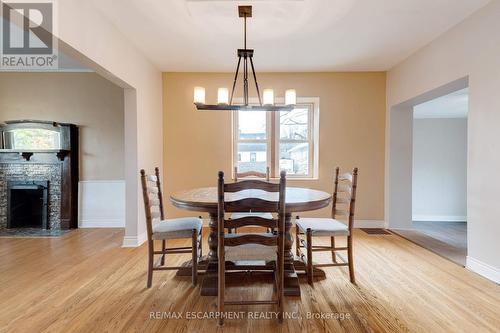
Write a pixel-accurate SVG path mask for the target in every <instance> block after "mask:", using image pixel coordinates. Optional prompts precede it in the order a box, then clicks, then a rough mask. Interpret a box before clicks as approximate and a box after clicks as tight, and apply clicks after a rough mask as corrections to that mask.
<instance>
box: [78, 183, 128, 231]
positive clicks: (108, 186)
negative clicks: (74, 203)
mask: <svg viewBox="0 0 500 333" xmlns="http://www.w3.org/2000/svg"><path fill="white" fill-rule="evenodd" d="M78 200H79V204H78V227H80V228H124V227H125V181H123V180H109V181H108V180H98V181H81V182H79V184H78Z"/></svg>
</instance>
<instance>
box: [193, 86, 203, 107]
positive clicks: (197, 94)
mask: <svg viewBox="0 0 500 333" xmlns="http://www.w3.org/2000/svg"><path fill="white" fill-rule="evenodd" d="M193 100H194V103H195V104H205V88H203V87H194V96H193Z"/></svg>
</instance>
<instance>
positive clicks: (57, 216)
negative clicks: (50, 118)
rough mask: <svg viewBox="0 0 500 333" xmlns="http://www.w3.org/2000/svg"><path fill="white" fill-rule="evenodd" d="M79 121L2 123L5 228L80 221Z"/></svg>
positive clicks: (0, 189)
mask: <svg viewBox="0 0 500 333" xmlns="http://www.w3.org/2000/svg"><path fill="white" fill-rule="evenodd" d="M78 141H79V140H78V127H77V126H76V125H73V124H64V123H57V122H47V121H34V120H17V121H7V122H5V123H4V124H0V231H1V230H2V229H9V230H16V229H21V230H22V232H25V231H28V230H33V229H34V228H36V229H39V230H44V229H45V230H50V231H57V230H59V231H60V230H66V229H70V228H77V227H78V176H79V168H78V165H79V162H78V156H79V144H78Z"/></svg>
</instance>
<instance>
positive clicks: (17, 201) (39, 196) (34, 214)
mask: <svg viewBox="0 0 500 333" xmlns="http://www.w3.org/2000/svg"><path fill="white" fill-rule="evenodd" d="M48 189H49V182H48V181H9V182H8V185H7V191H8V192H7V228H42V229H48V228H49V224H48V219H47V212H48V209H47V208H48Z"/></svg>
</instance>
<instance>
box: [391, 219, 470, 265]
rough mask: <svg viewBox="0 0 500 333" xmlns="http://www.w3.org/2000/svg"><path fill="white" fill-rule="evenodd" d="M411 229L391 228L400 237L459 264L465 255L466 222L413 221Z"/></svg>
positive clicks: (463, 261) (463, 260) (463, 262)
mask: <svg viewBox="0 0 500 333" xmlns="http://www.w3.org/2000/svg"><path fill="white" fill-rule="evenodd" d="M412 225H413V229H412V230H401V229H399V230H393V232H396V233H397V234H399V235H401V236H402V237H404V238H406V239H408V240H410V241H412V242H414V243H416V244H418V245H420V246H422V247H423V248H425V249H428V250H430V251H432V252H434V253H436V254H438V255H440V256H442V257H444V258H447V259H449V260H451V261H453V262H455V263H457V264H459V265H462V266H465V259H466V257H467V223H465V222H427V221H426V222H422V221H413V224H412Z"/></svg>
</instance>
